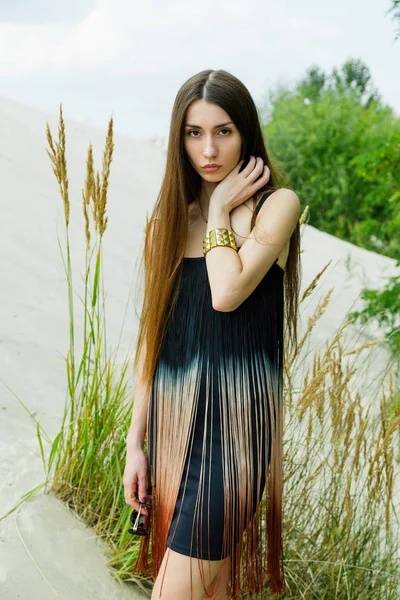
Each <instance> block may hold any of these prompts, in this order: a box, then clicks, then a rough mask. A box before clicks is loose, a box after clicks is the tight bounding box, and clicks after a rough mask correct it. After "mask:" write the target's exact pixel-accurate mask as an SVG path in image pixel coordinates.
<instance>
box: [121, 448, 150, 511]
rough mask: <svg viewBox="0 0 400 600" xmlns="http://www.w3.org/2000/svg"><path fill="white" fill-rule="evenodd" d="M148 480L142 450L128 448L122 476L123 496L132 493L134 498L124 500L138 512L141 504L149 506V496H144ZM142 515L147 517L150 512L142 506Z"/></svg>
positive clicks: (144, 456)
mask: <svg viewBox="0 0 400 600" xmlns="http://www.w3.org/2000/svg"><path fill="white" fill-rule="evenodd" d="M147 480H148V462H147V458H146V455H145V453H144V452H143V450H140V449H135V450H130V449H129V448H128V451H127V455H126V463H125V470H124V476H123V485H124V495H125V496H126V495H128V494H130V493H133V494H134V495H135V497H134V498H125V502H126V503H127V504H129V506H132V507H133V508H134V509H135V510H137V511H139V508H140V505H139V500H140V501H141V502H145V503H146V504H151V500H152V498H151V496H149V495H146V490H147ZM142 513H143V514H144V515H149V514H150V510H149V509H147V508H145V507H144V506H142Z"/></svg>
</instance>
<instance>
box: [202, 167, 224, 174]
mask: <svg viewBox="0 0 400 600" xmlns="http://www.w3.org/2000/svg"><path fill="white" fill-rule="evenodd" d="M220 168H221V167H202V169H203V171H206V172H208V173H213V172H214V171H218V169H220Z"/></svg>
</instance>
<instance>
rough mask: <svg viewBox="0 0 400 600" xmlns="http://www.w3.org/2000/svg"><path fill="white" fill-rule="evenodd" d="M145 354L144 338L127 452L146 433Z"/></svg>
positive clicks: (149, 236) (141, 441)
mask: <svg viewBox="0 0 400 600" xmlns="http://www.w3.org/2000/svg"><path fill="white" fill-rule="evenodd" d="M155 220H157V219H155ZM153 225H154V221H152V222H150V224H149V226H148V229H149V230H148V232H147V236H146V239H145V243H146V241H147V243H148V247H149V250H150V248H151V246H152V243H153ZM146 354H147V347H146V340H144V342H143V345H142V349H141V352H140V356H139V361H138V368H137V373H138V381H137V384H136V387H135V400H134V403H133V411H132V419H131V424H130V426H129V430H128V434H127V436H126V440H125V441H126V447H127V451H128V453H130V452H134V451H136V450H143V444H144V437H145V435H146V428H147V411H148V406H149V399H150V387H149V388H147V387H146V385H145V384H144V382H143V380H142V378H141V374H142V372H143V366H144V364H145V360H146Z"/></svg>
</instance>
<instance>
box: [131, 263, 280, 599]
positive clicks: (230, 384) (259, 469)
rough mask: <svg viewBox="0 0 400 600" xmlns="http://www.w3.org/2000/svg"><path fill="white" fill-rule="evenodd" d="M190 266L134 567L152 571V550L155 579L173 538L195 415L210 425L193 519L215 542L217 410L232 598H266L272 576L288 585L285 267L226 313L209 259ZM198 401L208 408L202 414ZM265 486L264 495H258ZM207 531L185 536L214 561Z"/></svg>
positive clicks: (164, 366) (152, 436) (166, 355)
mask: <svg viewBox="0 0 400 600" xmlns="http://www.w3.org/2000/svg"><path fill="white" fill-rule="evenodd" d="M182 267H183V274H182V288H181V290H180V293H179V297H178V302H177V304H176V306H175V308H174V312H173V315H172V319H171V322H170V325H169V327H168V330H167V334H166V338H165V341H164V343H163V347H162V350H161V353H160V357H159V359H158V362H157V368H156V371H155V375H154V378H153V385H152V390H151V397H150V402H149V414H148V427H147V449H148V457H149V464H150V466H151V485H152V489H153V510H152V518H151V520H150V521H149V527H150V536H149V537H144V538H142V540H141V545H140V552H139V555H138V558H137V560H136V563H135V565H134V569H133V573H134V574H138V575H146V574H148V567H149V560H148V555H149V550H150V549H151V557H152V564H151V572H152V577H153V579H156V577H157V575H158V572H159V570H160V567H161V562H162V560H163V557H164V554H165V552H166V550H167V541H168V536H169V535H170V536H171V539H170V541H169V543H168V545H170V544H171V543H172V544H173V540H174V531H175V528H172V527H171V525H172V524H173V517H174V511H175V508H176V505H177V500H178V494H179V490H180V485H181V481H182V484H184V486H185V487H184V492H186V481H184V480H183V475H184V470H185V460H186V458H187V457H188V455H189V453H191V449H192V445H193V442H194V439H195V438H194V426H195V424H196V423H197V426H198V427H199V425H200V429H197V431H200V432H202V435H201V437H202V439H196V449H198V448H201V456H202V459H201V465H200V475H199V481H198V490H197V498H196V511H195V523H194V526H195V527H197V526H199V527H200V531H201V532H203V530H205V531H207V535H208V539H206V540H203V546H204V547H205V548H208V542H210V543H212V540H213V537H212V531H210V530H209V529H207V526H206V525H205V526H204V528H203V525H204V523H202V522H201V521H202V510H201V506H202V505H203V501H204V498H205V496H206V494H205V492H207V491H208V486H209V485H210V481H209V476H210V472H211V466H209V465H208V464H207V463H206V454H207V451H208V453H209V455H210V456H211V454H212V452H213V448H210V447H209V444H210V443H211V440H212V437H211V435H210V431H207V429H209V427H210V424H209V423H208V415H209V412H210V411H214V410H219V413H218V414H219V423H220V436H221V437H220V440H221V448H220V449H221V453H222V456H221V459H222V471H223V482H222V483H223V502H224V513H223V515H222V514H221V519H222V518H223V519H224V521H223V543H222V548H221V549H220V550H221V558H223V557H225V556H229V561H230V578H229V585H228V597H229V598H231V599H234V600H236V599H237V598H239V596H240V594H243V593H247V594H249V595H250V597H251V598H255V599H257V600H264V597H265V592H266V586H267V585H268V586H269V590H270V592H271V593H272V594H273V595H276V594H280V593H282V592H283V591H284V589H285V581H284V568H283V547H282V496H283V469H282V458H283V456H282V455H283V440H282V434H283V399H282V389H283V385H282V381H283V364H282V363H283V314H284V312H283V274H284V272H283V270H282V269H281V267H280V266H279V265H278V264H276V263H275V264H274V265H273V266H272V267H271V269H270V270H269V271H268V273H267V274H266V275H265V277H264V279H263V280H262V281H261V282H260V284H259V285H258V286H257V288H256V289H255V290H254V292H253V293H252V294H251V295H250V296H249V297H248V298H247V299H246V300H245V301H244V302H243V303H242V304H241V305H240V306H239V307H238V308H237V309H236V310H235V311H232V312H227V313H224V312H218V311H215V310H214V309H213V308H212V302H211V292H210V288H209V282H208V276H207V268H206V264H205V261H204V260H201V259H195V260H190V259H189V260H187V261H184V262H183V265H182ZM202 382H203V384H204V383H205V385H204V386H203V385H202ZM200 409H204V417H203V416H202V415H203V412H202V411H200ZM199 415H200V417H199ZM196 418H197V421H196ZM199 418H204V423H203V421H201V423H199ZM212 422H213V421H212V420H211V423H212ZM198 435H199V434H198ZM208 436H210V437H208ZM217 450H219V448H218V449H217ZM214 451H215V450H214ZM189 493H190V492H189ZM221 493H222V490H221ZM263 493H264V498H265V499H264V502H262V503H260V499H261V497H262V495H263ZM208 498H209V495H208ZM184 502H185V499H183V503H184ZM209 509H210V504H209V503H208V504H206V510H205V515H204V516H203V518H206V519H207V518H208V517H209V516H210V510H209ZM214 518H215V516H214ZM179 520H180V511H179V512H178V513H177V515H176V519H174V521H175V527H179ZM207 523H208V522H207ZM170 529H171V531H170ZM199 537H200V536H199V535H198V536H197V542H198V544H197V547H196V546H194V547H192V543H193V541H194V536H193V529H192V527H191V524H190V525H189V526H188V527H187V538H188V539H187V541H188V547H189V546H190V547H191V548H192V553H191V554H192V556H193V555H194V556H196V555H197V557H198V560H199V561H200V560H201V558H202V556H204V559H203V560H207V554H203V553H202V551H203V549H202V545H201V539H200V541H199ZM199 566H200V565H199ZM200 572H202V569H200ZM203 584H204V579H203ZM161 599H162V590H161Z"/></svg>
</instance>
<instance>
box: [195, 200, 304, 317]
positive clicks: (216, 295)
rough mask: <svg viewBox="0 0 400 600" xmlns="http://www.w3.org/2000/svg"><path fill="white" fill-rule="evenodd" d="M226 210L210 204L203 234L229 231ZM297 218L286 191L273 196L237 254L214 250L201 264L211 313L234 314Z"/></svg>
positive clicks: (295, 202)
mask: <svg viewBox="0 0 400 600" xmlns="http://www.w3.org/2000/svg"><path fill="white" fill-rule="evenodd" d="M229 212H230V211H229V209H228V208H227V207H226V206H224V205H221V204H220V203H218V204H217V203H216V202H213V199H212V197H211V199H210V206H209V211H208V224H207V233H208V232H209V231H211V230H212V229H215V228H216V227H218V228H226V229H230V228H231V223H230V217H229ZM299 217H300V201H299V199H298V197H297V195H296V194H295V192H293V191H292V190H290V189H287V188H280V189H278V190H276V191H275V192H273V193H272V194H271V195H270V196H269V197H268V201H266V202H265V203H264V204H263V205H262V207H261V208H260V211H259V213H258V215H257V217H256V221H255V224H254V228H253V229H252V231H251V232H250V235H249V237H248V238H247V239H246V241H245V242H244V244H243V245H242V246H241V248H240V250H239V252H236V251H235V250H234V249H233V248H229V247H226V246H217V247H216V248H212V249H211V250H209V252H207V254H206V257H205V260H206V265H207V272H208V279H209V282H210V288H211V297H212V304H213V308H214V309H215V310H218V311H221V312H230V311H233V310H235V309H236V308H237V307H238V306H240V304H241V303H242V302H243V301H244V300H245V299H246V298H247V297H248V296H249V295H250V294H251V293H252V292H253V291H254V289H255V288H256V287H257V285H258V284H259V283H260V281H261V280H262V278H263V277H264V276H265V274H266V273H267V272H268V270H269V269H270V268H271V266H272V265H273V264H274V262H275V261H276V259H277V258H278V256H279V254H280V253H281V252H282V250H283V248H284V247H285V246H286V244H287V242H288V240H289V239H290V237H291V235H292V233H293V231H294V229H295V228H296V225H297V223H298V220H299Z"/></svg>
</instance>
